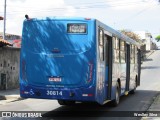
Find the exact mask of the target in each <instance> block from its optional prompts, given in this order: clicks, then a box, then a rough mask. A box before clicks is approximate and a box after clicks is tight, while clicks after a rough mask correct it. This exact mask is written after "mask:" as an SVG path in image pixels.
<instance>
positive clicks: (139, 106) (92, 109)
mask: <svg viewBox="0 0 160 120" xmlns="http://www.w3.org/2000/svg"><path fill="white" fill-rule="evenodd" d="M158 93H159V91H150V90H137V91H136V93H135V94H133V95H132V94H128V95H127V96H122V97H121V99H120V104H119V105H118V106H117V107H111V106H110V103H107V104H105V105H103V106H101V105H99V104H97V103H87V102H86V103H77V104H75V105H72V106H61V107H59V108H57V109H54V110H52V111H49V112H47V113H45V114H43V117H53V118H56V119H62V118H65V119H66V118H75V117H76V118H78V117H84V118H87V117H94V118H99V117H126V118H127V117H134V112H135V111H147V110H148V108H149V106H150V105H151V103H152V102H153V100H154V98H155V97H156V96H157V95H158ZM81 119H82V118H81Z"/></svg>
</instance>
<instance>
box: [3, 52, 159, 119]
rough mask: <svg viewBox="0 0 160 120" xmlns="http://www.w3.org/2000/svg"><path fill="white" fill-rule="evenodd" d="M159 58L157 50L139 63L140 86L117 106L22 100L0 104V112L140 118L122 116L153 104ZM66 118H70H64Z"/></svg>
mask: <svg viewBox="0 0 160 120" xmlns="http://www.w3.org/2000/svg"><path fill="white" fill-rule="evenodd" d="M159 58H160V51H155V52H154V53H153V54H152V55H151V56H150V57H149V58H148V60H147V61H145V62H143V64H142V71H141V86H140V87H138V88H137V91H136V93H135V94H133V95H131V94H129V95H128V96H122V97H121V99H120V104H119V105H118V106H117V107H111V106H109V105H108V104H106V105H104V106H100V105H97V104H94V103H90V104H88V103H83V104H82V103H78V104H76V105H74V106H60V105H59V104H58V103H57V101H55V100H41V99H37V100H36V99H26V100H21V101H16V102H12V103H6V104H4V105H0V111H15V110H16V111H47V112H45V113H44V114H43V116H44V117H47V116H52V117H51V119H52V120H63V119H65V120H66V119H67V120H71V119H73V120H75V119H80V120H82V119H83V120H88V119H92V120H106V119H109V120H139V119H141V118H140V117H123V116H128V114H129V113H130V112H126V111H131V113H133V112H132V111H146V110H147V109H148V108H149V107H150V105H151V103H152V102H153V100H154V97H156V95H157V94H158V92H159V91H160V79H159V78H160V59H159ZM82 111H84V112H82ZM118 111H119V112H118ZM120 111H125V112H120ZM111 114H112V116H114V114H115V117H108V116H110V115H111ZM116 114H120V115H121V117H116ZM67 115H70V116H69V117H66V116H67ZM57 116H58V117H57ZM60 116H61V117H60ZM43 119H44V118H43ZM47 119H48V118H47Z"/></svg>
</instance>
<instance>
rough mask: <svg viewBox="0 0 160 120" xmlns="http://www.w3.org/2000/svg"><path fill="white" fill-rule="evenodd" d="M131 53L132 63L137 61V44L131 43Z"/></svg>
mask: <svg viewBox="0 0 160 120" xmlns="http://www.w3.org/2000/svg"><path fill="white" fill-rule="evenodd" d="M130 53H131V63H132V64H134V63H135V46H134V45H130Z"/></svg>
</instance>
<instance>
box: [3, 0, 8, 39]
mask: <svg viewBox="0 0 160 120" xmlns="http://www.w3.org/2000/svg"><path fill="white" fill-rule="evenodd" d="M6 1H7V0H4V27H3V39H4V40H5V35H6Z"/></svg>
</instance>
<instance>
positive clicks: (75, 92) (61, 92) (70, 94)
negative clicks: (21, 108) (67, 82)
mask: <svg viewBox="0 0 160 120" xmlns="http://www.w3.org/2000/svg"><path fill="white" fill-rule="evenodd" d="M20 96H21V97H22V98H37V99H55V100H74V101H95V87H94V86H92V87H88V88H74V89H73V88H72V89H71V88H70V89H69V88H42V87H35V86H25V85H23V84H21V85H20Z"/></svg>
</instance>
